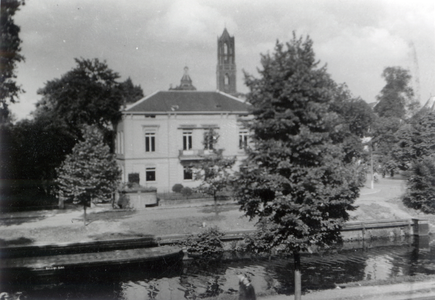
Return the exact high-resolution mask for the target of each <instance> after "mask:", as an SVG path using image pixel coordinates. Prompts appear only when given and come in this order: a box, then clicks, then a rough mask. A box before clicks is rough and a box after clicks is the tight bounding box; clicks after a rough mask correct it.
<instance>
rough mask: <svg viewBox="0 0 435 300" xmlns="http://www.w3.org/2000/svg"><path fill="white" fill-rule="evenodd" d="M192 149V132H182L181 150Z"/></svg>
mask: <svg viewBox="0 0 435 300" xmlns="http://www.w3.org/2000/svg"><path fill="white" fill-rule="evenodd" d="M190 149H192V131H183V150H190Z"/></svg>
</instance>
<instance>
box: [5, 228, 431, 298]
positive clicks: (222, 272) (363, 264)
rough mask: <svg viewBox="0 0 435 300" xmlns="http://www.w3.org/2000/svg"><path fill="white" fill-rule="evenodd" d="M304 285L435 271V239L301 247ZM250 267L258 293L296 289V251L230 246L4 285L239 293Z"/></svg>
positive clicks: (35, 289) (141, 294)
mask: <svg viewBox="0 0 435 300" xmlns="http://www.w3.org/2000/svg"><path fill="white" fill-rule="evenodd" d="M301 264H302V288H303V291H304V292H308V291H309V290H322V289H330V288H335V287H336V286H337V285H340V284H343V283H349V282H355V281H361V280H383V279H390V278H394V277H399V276H407V275H409V276H415V275H420V274H426V275H428V274H435V240H434V239H433V238H419V239H418V238H403V237H402V238H400V239H398V240H394V239H392V240H375V241H370V242H364V243H362V242H354V243H346V244H345V245H344V246H343V247H340V248H336V249H333V250H330V251H325V252H322V253H317V254H306V255H302V259H301ZM240 274H246V275H247V276H248V277H249V278H250V279H251V281H252V284H253V286H254V288H255V290H256V292H257V293H261V294H270V293H279V294H286V295H291V294H292V293H293V292H294V289H293V288H294V287H293V260H292V258H291V257H290V258H284V257H272V258H259V257H255V258H253V257H250V256H248V255H243V254H240V253H239V254H234V253H232V254H231V253H227V254H226V255H225V257H224V259H223V260H221V261H215V262H210V261H207V262H202V261H195V260H193V261H184V262H181V263H174V262H167V263H163V265H159V266H149V265H140V264H130V265H123V266H120V267H117V268H112V269H107V268H98V269H91V268H89V269H83V270H77V271H70V272H67V273H65V274H54V275H51V276H38V277H36V278H35V277H32V276H30V275H29V276H26V274H23V276H21V277H20V278H19V280H16V279H15V280H9V279H8V274H1V278H0V280H1V285H0V287H1V289H0V292H9V293H10V294H16V293H24V294H26V295H27V299H29V300H33V299H56V300H57V299H94V300H95V299H128V300H130V299H131V300H133V299H134V300H136V299H162V300H167V299H201V298H206V297H210V296H217V295H219V294H237V293H238V288H239V287H238V275H240Z"/></svg>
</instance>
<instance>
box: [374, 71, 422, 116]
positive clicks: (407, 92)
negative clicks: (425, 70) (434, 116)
mask: <svg viewBox="0 0 435 300" xmlns="http://www.w3.org/2000/svg"><path fill="white" fill-rule="evenodd" d="M382 77H383V78H384V79H385V81H386V84H385V86H384V88H383V89H382V90H381V92H380V93H379V95H378V96H377V99H378V101H379V103H378V104H377V105H376V106H375V108H374V111H375V112H376V113H377V114H378V115H379V116H380V117H395V118H399V119H405V118H406V117H407V112H408V111H409V110H413V109H414V106H415V103H416V102H415V100H414V91H413V89H412V87H411V86H410V83H411V75H410V74H409V71H408V70H405V69H403V68H401V67H387V68H385V69H384V71H383V72H382Z"/></svg>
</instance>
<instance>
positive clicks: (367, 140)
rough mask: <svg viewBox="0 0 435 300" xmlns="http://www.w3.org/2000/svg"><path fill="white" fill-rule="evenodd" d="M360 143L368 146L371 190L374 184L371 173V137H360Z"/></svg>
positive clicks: (373, 177)
mask: <svg viewBox="0 0 435 300" xmlns="http://www.w3.org/2000/svg"><path fill="white" fill-rule="evenodd" d="M361 141H362V143H363V144H364V145H365V146H364V148H365V147H368V148H369V153H370V188H371V189H372V190H373V189H374V185H375V183H374V182H375V176H374V174H373V150H372V137H370V136H368V137H363V138H362V139H361Z"/></svg>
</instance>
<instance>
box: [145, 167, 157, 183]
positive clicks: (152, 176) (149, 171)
mask: <svg viewBox="0 0 435 300" xmlns="http://www.w3.org/2000/svg"><path fill="white" fill-rule="evenodd" d="M145 180H146V181H156V168H146V172H145Z"/></svg>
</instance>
